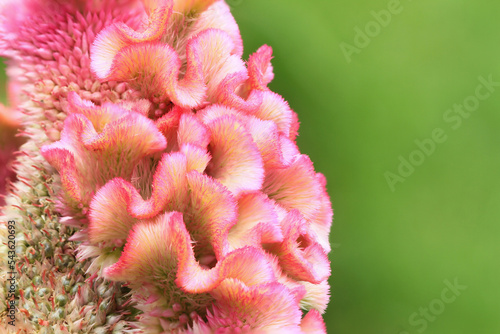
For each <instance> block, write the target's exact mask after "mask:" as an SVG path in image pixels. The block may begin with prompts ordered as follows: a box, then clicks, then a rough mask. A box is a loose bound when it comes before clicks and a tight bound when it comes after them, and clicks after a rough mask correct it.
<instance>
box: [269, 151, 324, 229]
mask: <svg viewBox="0 0 500 334" xmlns="http://www.w3.org/2000/svg"><path fill="white" fill-rule="evenodd" d="M263 189H264V192H265V193H266V194H268V196H269V198H271V199H274V200H275V201H276V202H278V203H279V204H280V205H282V206H283V207H284V208H286V209H287V210H292V209H298V210H299V211H300V213H301V214H302V215H304V217H305V218H306V219H308V220H310V219H313V218H314V217H315V216H316V214H317V211H318V208H319V207H320V204H321V201H322V197H321V196H322V190H323V189H322V187H321V184H320V183H319V180H318V179H317V178H316V173H315V171H314V167H313V164H312V162H311V160H310V159H309V157H308V156H306V155H300V156H298V157H297V158H296V159H295V161H294V162H293V163H292V164H291V165H290V166H288V167H286V168H279V169H278V168H277V169H272V170H270V171H269V172H268V173H267V174H266V179H265V181H264V186H263Z"/></svg>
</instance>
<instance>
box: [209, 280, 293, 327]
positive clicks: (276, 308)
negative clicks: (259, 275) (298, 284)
mask: <svg viewBox="0 0 500 334" xmlns="http://www.w3.org/2000/svg"><path fill="white" fill-rule="evenodd" d="M211 295H212V296H213V297H214V298H215V299H216V300H217V304H215V305H214V310H213V312H212V313H211V314H210V313H209V314H208V316H207V318H208V323H209V325H210V327H211V328H212V329H213V330H215V332H216V333H218V332H222V331H223V330H224V329H225V330H226V331H229V332H230V333H238V332H248V333H297V334H299V333H302V331H301V329H300V321H301V315H302V312H301V311H300V310H299V308H298V306H297V302H296V300H295V296H294V294H293V293H292V292H291V291H290V290H289V289H288V288H287V287H285V286H284V285H282V284H280V283H264V284H259V285H254V286H248V285H246V284H245V283H243V282H242V281H240V280H238V279H234V278H229V279H226V280H224V281H223V282H222V283H221V284H220V285H219V286H218V287H217V288H216V289H215V290H214V291H212V292H211Z"/></svg>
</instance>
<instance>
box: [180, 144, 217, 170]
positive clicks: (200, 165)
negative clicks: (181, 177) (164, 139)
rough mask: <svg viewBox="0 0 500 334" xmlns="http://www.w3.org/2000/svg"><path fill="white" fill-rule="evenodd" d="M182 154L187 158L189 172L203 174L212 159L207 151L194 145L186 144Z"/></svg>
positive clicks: (183, 146) (182, 147)
mask: <svg viewBox="0 0 500 334" xmlns="http://www.w3.org/2000/svg"><path fill="white" fill-rule="evenodd" d="M181 152H182V153H184V155H185V156H186V161H187V170H189V171H191V170H195V171H197V172H199V173H203V172H204V171H205V169H206V168H207V166H208V163H209V162H210V159H212V157H211V156H210V153H208V151H207V149H204V148H201V147H199V146H196V145H192V144H184V145H182V146H181Z"/></svg>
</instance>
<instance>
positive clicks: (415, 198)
mask: <svg viewBox="0 0 500 334" xmlns="http://www.w3.org/2000/svg"><path fill="white" fill-rule="evenodd" d="M228 2H229V3H231V4H232V11H233V13H234V16H235V17H236V20H237V22H238V23H239V25H240V29H241V32H242V35H243V40H244V43H245V51H246V53H245V54H246V55H248V54H249V53H251V52H253V51H255V50H256V49H257V48H258V47H259V46H260V45H261V44H269V45H271V46H272V47H273V49H274V57H275V58H274V60H273V65H274V67H275V74H276V76H275V79H274V81H273V83H272V84H271V85H270V86H271V88H272V89H273V90H275V91H277V92H278V93H280V94H281V95H283V96H284V97H285V98H286V99H287V100H288V101H289V102H290V105H291V106H292V108H293V109H294V110H295V111H296V112H297V113H298V114H299V118H300V121H301V128H300V136H299V139H298V141H299V145H300V148H301V150H302V152H303V153H306V154H309V155H310V156H311V158H312V160H313V161H314V163H315V167H316V170H318V171H320V172H322V173H324V174H325V175H326V176H327V178H328V191H329V193H330V196H331V198H332V202H333V207H334V211H335V218H334V226H333V229H332V234H331V238H330V239H331V242H332V243H335V244H336V245H335V246H336V247H335V249H334V251H333V252H332V254H331V256H330V258H331V261H332V270H333V271H332V272H333V274H332V278H331V280H330V283H331V286H332V298H331V301H330V305H329V307H328V310H327V312H326V314H325V320H326V322H327V326H328V333H339V334H345V333H354V334H372V333H374V334H385V333H387V334H399V333H404V332H405V331H406V332H408V333H411V334H413V333H427V334H431V333H439V334H443V333H446V334H447V333H454V334H459V333H467V334H470V333H477V334H482V333H486V334H489V333H500V287H499V283H500V280H499V278H500V277H499V276H500V268H499V260H498V259H499V255H500V242H499V239H500V238H499V237H500V226H499V222H500V220H499V218H500V215H499V213H500V212H499V208H500V178H499V177H498V176H499V174H498V173H499V171H500V145H499V144H500V126H499V125H500V115H499V112H498V111H499V107H500V87H497V88H499V90H498V91H496V92H494V93H492V94H491V96H490V97H489V98H488V99H486V100H485V101H481V104H480V105H479V107H478V108H477V110H476V111H474V112H472V114H471V116H470V117H469V118H468V119H464V120H463V122H462V124H461V126H460V127H459V128H458V129H456V130H454V129H452V128H451V125H453V124H450V123H447V122H445V121H444V119H443V116H444V114H445V112H446V111H447V110H448V109H449V108H451V107H453V105H454V104H462V103H463V101H464V100H465V99H466V98H467V97H469V96H471V95H474V94H475V89H476V87H477V86H478V85H479V81H478V77H479V76H483V77H485V78H488V76H489V75H492V77H493V80H494V81H495V80H496V81H497V82H500V20H499V19H498V17H499V16H498V15H499V13H500V3H499V2H495V1H489V2H487V1H477V2H473V1H465V0H418V1H416V0H414V1H409V0H402V1H401V5H400V8H401V9H400V13H399V14H396V15H393V16H392V18H391V21H390V23H389V24H387V25H386V27H382V28H381V29H380V32H379V33H378V34H376V35H375V34H373V33H372V35H375V36H374V37H373V38H371V41H370V43H369V45H368V46H366V47H365V48H363V49H361V50H360V53H359V54H354V55H353V56H352V61H351V62H350V63H348V62H347V60H346V57H345V56H344V54H343V52H342V50H341V48H340V46H339V45H340V43H342V42H344V43H348V44H350V45H355V44H354V38H355V36H356V32H355V30H354V29H355V27H359V28H360V29H363V30H364V28H365V26H366V24H367V23H369V22H370V21H373V20H374V18H373V16H372V14H371V11H376V12H379V11H381V10H384V9H387V8H388V3H389V1H387V0H384V1H380V0H356V1H350V0H314V1H311V0H308V1H298V0H294V1H292V0H273V1H269V0H252V1H248V0H234V1H228ZM374 32H376V30H375V29H374ZM436 128H441V129H443V131H444V132H445V134H446V136H447V140H446V141H445V142H444V143H438V144H437V145H436V149H435V152H434V153H433V154H431V155H429V156H427V157H426V158H425V161H424V162H423V163H422V164H421V165H420V166H417V167H415V171H414V172H413V174H411V175H410V176H409V177H407V178H405V181H404V183H397V184H396V185H395V190H394V192H392V191H391V189H390V187H389V185H388V183H387V182H386V179H385V177H384V173H385V172H386V171H390V172H392V173H397V170H398V166H399V163H400V162H399V156H400V155H401V156H403V157H405V158H406V159H408V158H409V155H410V154H411V153H412V152H413V151H414V150H416V149H418V147H417V146H416V144H415V142H414V141H415V140H424V139H425V138H430V136H431V133H432V131H433V130H434V129H436ZM455 278H457V279H458V282H459V284H460V285H466V286H467V289H466V290H465V291H463V292H462V294H461V295H460V296H458V297H457V298H456V300H455V301H454V302H452V303H450V304H445V309H444V311H443V312H442V313H441V314H439V315H437V316H435V319H433V318H430V319H433V321H427V328H425V329H424V328H423V327H424V326H423V325H422V324H421V323H419V324H418V326H415V324H411V323H410V322H409V317H410V315H412V314H413V313H414V312H417V315H418V313H419V312H420V308H428V307H429V304H431V303H432V305H433V307H434V308H436V307H437V306H436V305H439V300H440V298H441V292H442V291H443V289H445V287H446V286H445V284H444V283H443V281H444V280H449V281H450V282H453V281H454V279H455ZM436 299H437V300H438V301H437V302H436V301H435V300H436ZM435 310H436V311H440V310H439V309H435ZM438 313H439V312H438ZM431 315H432V314H431ZM416 319H424V318H421V317H420V315H418V318H416ZM416 319H414V320H416Z"/></svg>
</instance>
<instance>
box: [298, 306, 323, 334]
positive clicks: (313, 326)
mask: <svg viewBox="0 0 500 334" xmlns="http://www.w3.org/2000/svg"><path fill="white" fill-rule="evenodd" d="M300 329H302V332H303V333H304V334H326V325H325V322H324V320H323V317H321V314H319V312H318V311H317V310H311V311H309V312H307V314H306V315H305V316H304V318H303V319H302V322H301V323H300Z"/></svg>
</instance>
